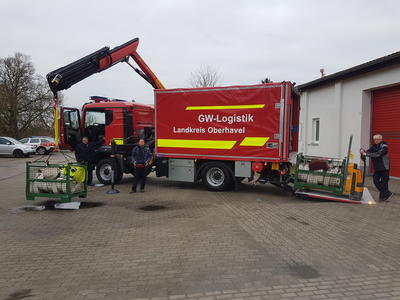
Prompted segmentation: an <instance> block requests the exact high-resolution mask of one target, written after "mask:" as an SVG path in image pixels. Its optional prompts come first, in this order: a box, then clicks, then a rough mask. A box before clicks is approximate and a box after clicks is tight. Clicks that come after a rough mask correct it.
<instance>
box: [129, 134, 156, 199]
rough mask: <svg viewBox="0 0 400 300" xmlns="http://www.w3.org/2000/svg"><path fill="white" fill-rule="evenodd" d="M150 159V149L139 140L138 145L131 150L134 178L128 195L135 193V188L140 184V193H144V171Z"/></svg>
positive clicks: (142, 140)
mask: <svg viewBox="0 0 400 300" xmlns="http://www.w3.org/2000/svg"><path fill="white" fill-rule="evenodd" d="M151 158H152V154H151V151H150V148H149V147H147V146H146V145H145V143H144V139H140V140H139V143H138V145H137V146H136V147H135V148H133V149H132V163H133V166H134V168H135V178H134V179H133V184H132V190H131V192H130V193H136V187H137V185H138V183H139V182H140V191H141V192H144V186H145V184H146V169H147V167H148V164H149V162H150V160H151Z"/></svg>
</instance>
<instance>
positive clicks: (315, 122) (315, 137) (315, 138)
mask: <svg viewBox="0 0 400 300" xmlns="http://www.w3.org/2000/svg"><path fill="white" fill-rule="evenodd" d="M319 125H320V121H319V118H313V119H312V142H313V143H314V144H319Z"/></svg>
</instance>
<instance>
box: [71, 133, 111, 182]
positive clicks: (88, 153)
mask: <svg viewBox="0 0 400 300" xmlns="http://www.w3.org/2000/svg"><path fill="white" fill-rule="evenodd" d="M103 144H104V137H103V136H101V137H100V140H99V141H97V142H92V143H89V139H88V138H87V137H86V136H84V137H83V138H82V141H81V142H80V143H78V144H77V145H76V147H75V158H76V161H77V162H80V163H86V165H87V170H88V179H87V184H88V185H92V180H93V169H94V163H93V158H94V152H95V150H96V149H97V148H99V147H100V146H102V145H103Z"/></svg>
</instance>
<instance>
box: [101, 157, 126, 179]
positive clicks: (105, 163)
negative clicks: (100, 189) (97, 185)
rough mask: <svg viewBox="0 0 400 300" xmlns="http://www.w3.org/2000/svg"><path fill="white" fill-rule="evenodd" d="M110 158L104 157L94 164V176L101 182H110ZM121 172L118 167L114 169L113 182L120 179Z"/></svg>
mask: <svg viewBox="0 0 400 300" xmlns="http://www.w3.org/2000/svg"><path fill="white" fill-rule="evenodd" d="M111 171H112V160H111V159H110V158H105V159H102V160H101V161H99V162H98V163H97V165H96V176H97V179H98V180H99V181H100V182H101V183H103V184H111V176H112V172H111ZM122 176H123V173H122V171H121V169H120V168H119V167H118V165H117V168H116V170H115V177H114V179H115V181H114V183H118V182H120V181H121V179H122Z"/></svg>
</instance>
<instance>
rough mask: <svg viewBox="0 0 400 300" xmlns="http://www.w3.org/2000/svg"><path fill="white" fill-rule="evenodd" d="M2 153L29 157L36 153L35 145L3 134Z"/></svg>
mask: <svg viewBox="0 0 400 300" xmlns="http://www.w3.org/2000/svg"><path fill="white" fill-rule="evenodd" d="M0 154H2V155H13V156H15V157H24V156H25V157H29V155H30V154H35V147H34V146H31V145H26V144H23V143H21V142H20V141H18V140H16V139H14V138H12V137H7V136H1V137H0Z"/></svg>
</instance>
